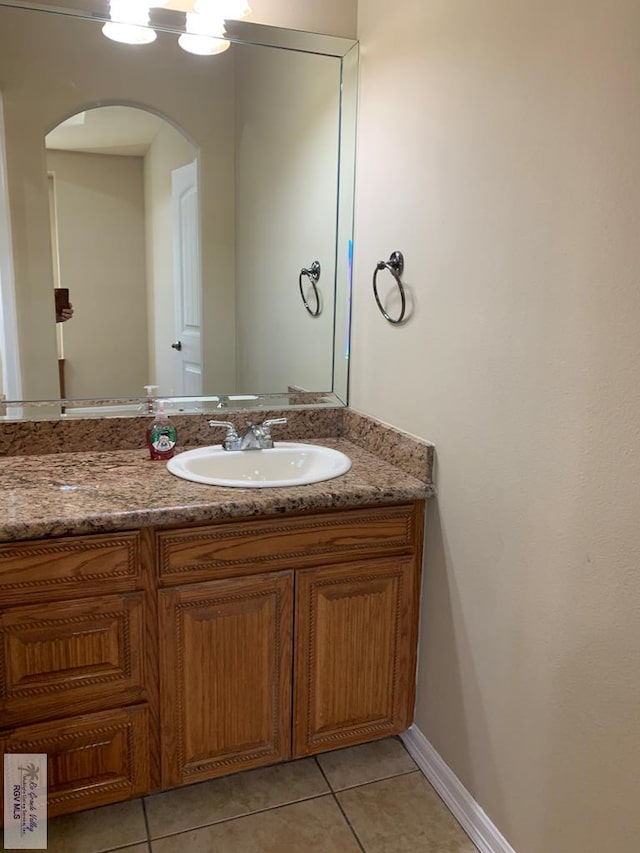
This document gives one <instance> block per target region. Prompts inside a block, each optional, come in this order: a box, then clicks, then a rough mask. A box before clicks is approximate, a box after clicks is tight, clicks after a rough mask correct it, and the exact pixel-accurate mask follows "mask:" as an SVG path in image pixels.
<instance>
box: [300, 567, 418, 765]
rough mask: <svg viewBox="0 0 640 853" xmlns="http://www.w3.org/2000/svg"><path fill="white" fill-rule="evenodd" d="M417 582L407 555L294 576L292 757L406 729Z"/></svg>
mask: <svg viewBox="0 0 640 853" xmlns="http://www.w3.org/2000/svg"><path fill="white" fill-rule="evenodd" d="M418 583H419V572H418V571H417V569H416V560H415V558H413V557H391V558H388V559H380V560H371V561H366V562H364V563H353V564H351V565H343V566H336V567H325V568H320V569H309V570H306V571H302V572H300V573H299V574H298V587H297V598H296V662H295V681H294V684H295V692H294V734H293V750H294V755H309V754H312V753H316V752H323V751H325V750H328V749H335V748H337V747H340V746H349V745H351V744H355V743H361V742H364V741H368V740H372V739H374V738H377V737H384V736H386V735H390V734H396V733H398V732H401V731H403V730H404V729H406V728H407V727H408V725H410V723H411V719H412V714H413V704H414V695H415V687H414V680H415V679H414V673H415V646H416V636H417V626H416V609H417V601H418V590H417V586H418Z"/></svg>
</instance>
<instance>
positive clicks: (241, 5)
mask: <svg viewBox="0 0 640 853" xmlns="http://www.w3.org/2000/svg"><path fill="white" fill-rule="evenodd" d="M169 2H170V0H160V2H158V0H110V15H111V20H110V21H108V22H107V23H106V24H105V25H104V26H103V28H102V32H103V33H104V35H105V36H106V37H107V38H110V39H112V40H113V41H118V42H121V43H123V44H151V42H153V41H155V40H156V37H157V34H156V31H155V30H154V29H153V28H152V27H150V26H149V20H150V11H149V10H150V9H151V8H153V7H156V6H166V5H167V4H168V3H169ZM194 10H195V11H193V12H187V13H186V27H185V28H186V32H185V33H183V34H182V35H181V36H180V37H179V38H178V44H179V45H180V47H181V48H182V49H183V50H186V51H187V52H188V53H194V54H196V55H198V56H213V55H214V54H216V53H222V52H223V51H225V50H227V48H228V47H229V45H230V42H229V41H228V40H227V39H225V38H224V36H225V30H224V22H225V20H239V19H241V18H246V17H247V15H250V14H251V7H250V6H249V4H248V3H247V2H246V0H195V2H194Z"/></svg>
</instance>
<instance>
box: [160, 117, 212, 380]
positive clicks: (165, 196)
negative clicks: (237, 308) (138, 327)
mask: <svg viewBox="0 0 640 853" xmlns="http://www.w3.org/2000/svg"><path fill="white" fill-rule="evenodd" d="M196 156H197V151H196V149H194V147H193V145H191V144H190V143H189V142H188V140H186V139H185V138H184V136H182V134H181V133H179V132H178V131H177V130H176V129H175V128H173V127H171V125H169V124H164V125H163V126H162V127H161V128H160V130H159V131H158V133H157V134H156V136H155V138H154V140H153V142H152V144H151V146H150V148H149V150H148V151H147V153H146V155H145V158H144V188H145V209H146V227H147V288H148V293H149V302H148V322H149V330H150V334H149V366H150V369H149V382H150V383H152V384H154V385H158V394H160V395H165V396H173V395H174V394H175V393H176V391H175V377H176V352H175V350H173V349H171V344H172V343H173V342H174V341H175V340H176V338H175V335H176V324H175V310H174V308H175V305H174V298H175V297H174V289H173V208H172V191H171V172H172V171H173V170H174V169H177V168H178V167H180V166H185V165H186V164H187V163H192V162H193V160H195V159H196ZM212 184H213V185H212V186H208V187H201V193H202V192H204V193H207V192H208V193H215V181H213V182H212ZM223 369H224V371H225V373H226V371H227V367H226V366H225V367H224V368H223ZM212 370H215V365H212ZM211 382H212V385H213V387H219V383H218V382H217V381H216V380H215V379H213V378H212V379H211Z"/></svg>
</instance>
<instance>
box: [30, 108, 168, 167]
mask: <svg viewBox="0 0 640 853" xmlns="http://www.w3.org/2000/svg"><path fill="white" fill-rule="evenodd" d="M162 123H163V120H162V119H161V118H158V116H156V115H153V113H149V112H146V111H145V110H137V109H134V108H133V107H99V108H97V109H94V110H87V111H86V112H84V113H80V114H79V115H78V116H73V117H72V118H71V119H69V120H68V121H66V122H64V123H63V124H59V125H58V127H56V128H55V129H54V130H52V131H51V133H48V134H47V137H46V143H45V144H46V147H47V148H49V149H55V150H58V151H84V152H86V153H91V154H119V155H122V156H125V155H126V156H137V157H142V156H144V155H145V154H146V152H147V150H148V149H149V146H150V145H151V142H152V141H153V139H154V137H155V135H156V133H157V132H158V130H159V129H160V127H161V125H162Z"/></svg>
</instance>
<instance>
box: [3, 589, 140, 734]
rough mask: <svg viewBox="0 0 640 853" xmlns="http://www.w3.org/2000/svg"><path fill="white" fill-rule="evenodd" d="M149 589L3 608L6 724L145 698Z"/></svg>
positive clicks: (133, 701) (59, 715)
mask: <svg viewBox="0 0 640 853" xmlns="http://www.w3.org/2000/svg"><path fill="white" fill-rule="evenodd" d="M144 613H145V608H144V601H143V593H141V592H130V593H124V594H117V595H106V596H103V597H102V598H84V599H79V600H77V601H66V602H56V603H55V604H51V603H50V604H36V605H33V606H32V607H11V608H8V609H6V610H0V726H11V725H14V724H17V723H24V722H36V721H38V720H41V719H47V718H51V717H63V716H67V715H68V714H69V709H70V708H73V710H74V712H75V713H79V712H82V711H91V710H102V709H103V708H104V707H108V706H109V705H111V706H112V707H113V706H114V705H124V704H133V703H135V702H140V701H142V700H144V699H145V681H146V678H145V625H144V619H145V616H144Z"/></svg>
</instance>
